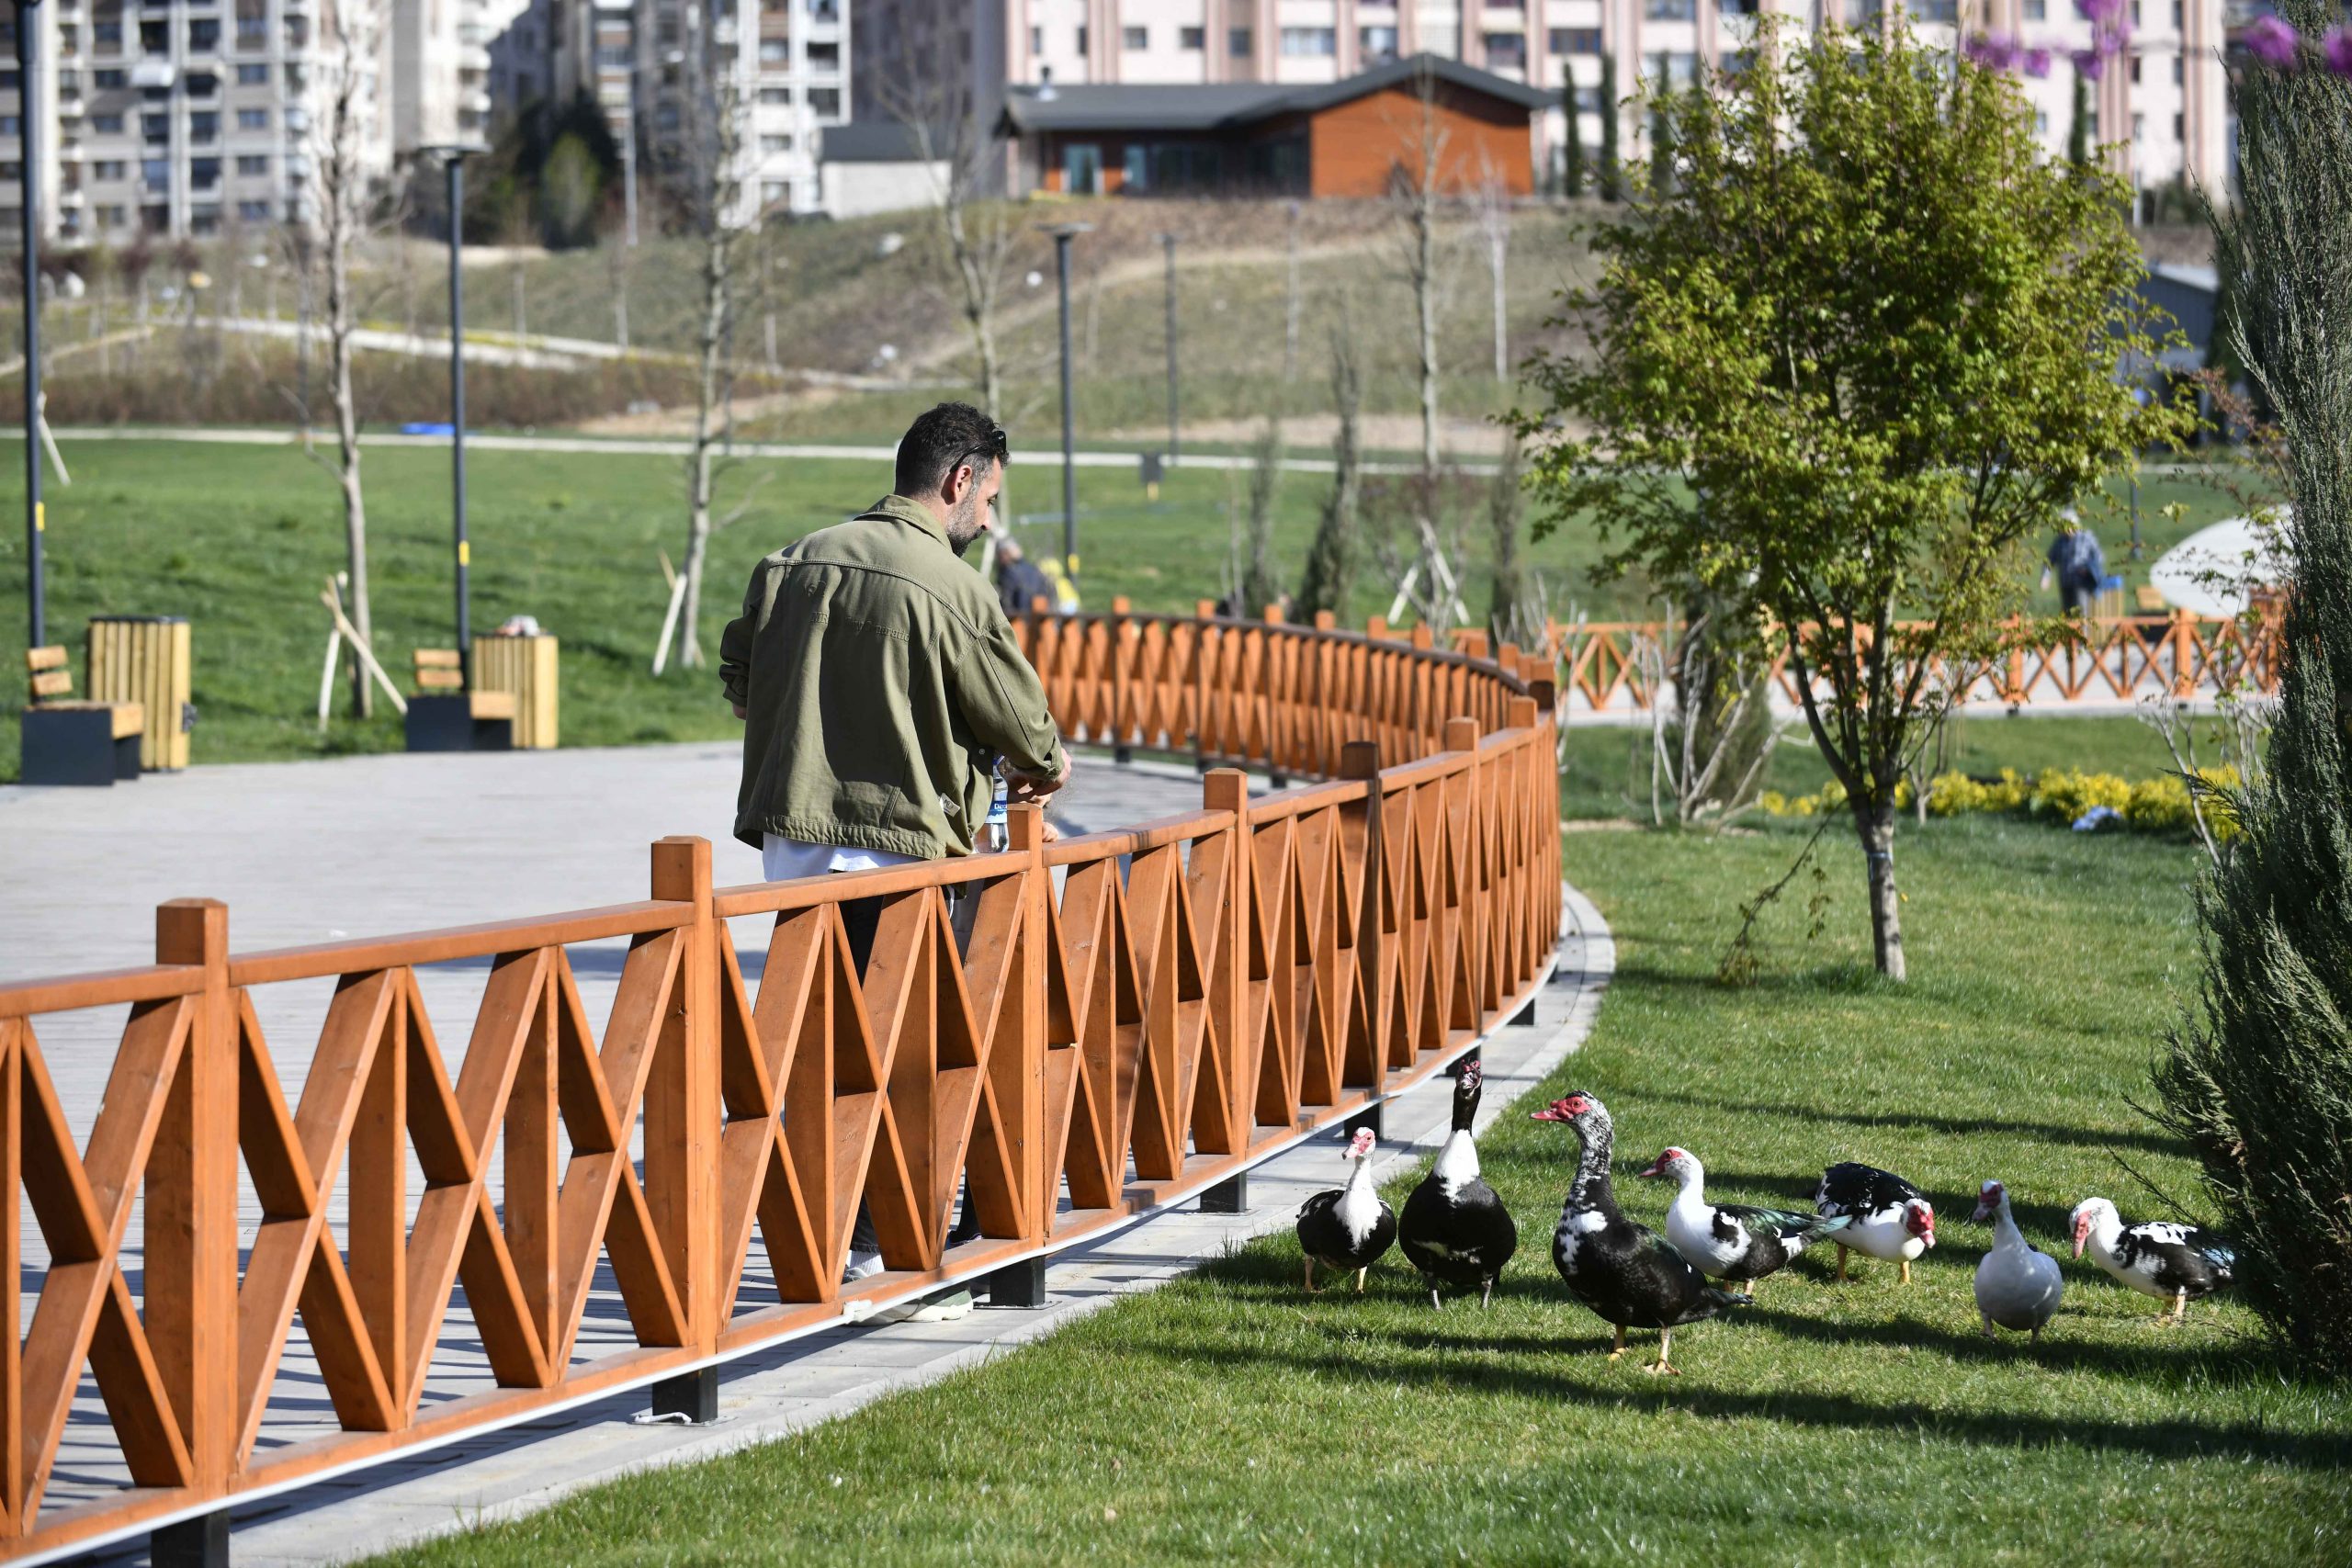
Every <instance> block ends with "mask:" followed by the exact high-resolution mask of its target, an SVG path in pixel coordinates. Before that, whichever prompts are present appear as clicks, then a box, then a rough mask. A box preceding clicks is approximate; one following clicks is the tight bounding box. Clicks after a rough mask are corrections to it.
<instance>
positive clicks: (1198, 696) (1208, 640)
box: [1171, 599, 1225, 773]
mask: <svg viewBox="0 0 2352 1568" xmlns="http://www.w3.org/2000/svg"><path fill="white" fill-rule="evenodd" d="M1224 640H1225V634H1224V633H1223V632H1222V631H1220V630H1219V629H1218V628H1217V626H1216V600H1214V599H1198V600H1194V601H1193V767H1194V768H1196V769H1198V770H1199V771H1200V772H1202V773H1207V772H1208V771H1209V753H1210V752H1211V751H1212V750H1216V747H1215V745H1214V743H1213V742H1212V740H1211V739H1210V738H1211V737H1212V736H1213V735H1215V734H1216V724H1215V723H1214V721H1213V720H1212V719H1211V718H1210V716H1209V694H1210V693H1211V692H1212V691H1214V690H1215V689H1216V660H1217V659H1218V658H1220V657H1221V656H1222V654H1223V644H1224ZM1171 739H1172V738H1171Z"/></svg>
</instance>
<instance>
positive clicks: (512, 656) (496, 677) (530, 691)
mask: <svg viewBox="0 0 2352 1568" xmlns="http://www.w3.org/2000/svg"><path fill="white" fill-rule="evenodd" d="M556 671H557V644H556V639H555V638H554V637H548V636H539V637H476V638H474V690H475V691H477V692H511V693H513V694H514V695H515V749H516V750H551V749H553V747H554V746H555V744H556V732H557V725H556Z"/></svg>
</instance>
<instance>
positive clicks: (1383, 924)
mask: <svg viewBox="0 0 2352 1568" xmlns="http://www.w3.org/2000/svg"><path fill="white" fill-rule="evenodd" d="M1339 776H1340V778H1343V779H1362V780H1363V781H1364V796H1363V804H1361V805H1357V806H1344V807H1340V824H1341V836H1340V854H1341V863H1343V864H1352V865H1354V866H1356V867H1358V868H1360V869H1359V871H1358V873H1357V874H1358V877H1359V881H1358V882H1357V885H1356V908H1355V922H1356V976H1357V979H1358V981H1359V983H1360V984H1361V986H1362V987H1363V990H1362V994H1361V995H1360V996H1358V997H1357V998H1356V1015H1355V1022H1354V1026H1353V1027H1352V1028H1351V1030H1350V1032H1349V1035H1348V1050H1347V1055H1346V1058H1345V1063H1344V1068H1343V1071H1342V1072H1341V1074H1340V1082H1341V1083H1342V1084H1344V1085H1346V1086H1348V1087H1350V1088H1353V1087H1355V1086H1356V1085H1359V1084H1363V1085H1367V1086H1369V1087H1371V1088H1372V1089H1381V1088H1384V1087H1385V1085H1386V1084H1387V1081H1388V1071H1387V1063H1388V1010H1387V1009H1386V1008H1385V1007H1384V1006H1382V1005H1381V1004H1382V1002H1383V1001H1384V1000H1385V998H1386V995H1387V993H1386V992H1385V990H1384V989H1383V987H1382V982H1383V981H1384V980H1385V978H1386V976H1387V973H1388V972H1387V970H1386V968H1385V966H1384V960H1385V957H1386V953H1387V942H1386V940H1385V939H1386V935H1387V900H1386V899H1385V898H1384V897H1382V886H1383V876H1382V857H1383V854H1384V852H1383V850H1382V848H1381V843H1380V819H1381V809H1380V743H1379V742H1378V741H1376V740H1351V741H1349V742H1347V743H1346V744H1345V745H1343V746H1341V747H1340V771H1339ZM1359 1031H1360V1032H1361V1040H1359V1038H1358V1032H1359ZM1359 1044H1361V1045H1362V1047H1363V1052H1364V1054H1363V1056H1362V1057H1361V1058H1360V1057H1359V1055H1358V1047H1359Z"/></svg>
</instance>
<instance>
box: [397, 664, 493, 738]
mask: <svg viewBox="0 0 2352 1568" xmlns="http://www.w3.org/2000/svg"><path fill="white" fill-rule="evenodd" d="M413 668H414V671H415V674H416V695H415V696H413V697H412V698H410V699H409V704H408V723H407V737H408V749H409V750H412V751H506V750H513V748H514V745H515V711H516V710H515V694H514V693H512V692H485V691H481V690H479V689H476V690H474V691H468V690H467V689H466V670H465V666H464V665H463V664H462V663H460V662H459V661H458V650H457V649H454V648H420V649H417V650H416V652H415V654H414V656H413Z"/></svg>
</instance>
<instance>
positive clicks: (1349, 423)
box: [1295, 299, 1363, 621]
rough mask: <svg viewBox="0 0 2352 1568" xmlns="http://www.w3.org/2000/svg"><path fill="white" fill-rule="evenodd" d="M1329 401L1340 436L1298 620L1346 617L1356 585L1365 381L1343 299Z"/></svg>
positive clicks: (1333, 345) (1297, 608) (1302, 589)
mask: <svg viewBox="0 0 2352 1568" xmlns="http://www.w3.org/2000/svg"><path fill="white" fill-rule="evenodd" d="M1331 402H1332V405H1333V407H1334V408H1335V409H1336V410H1337V411H1338V412H1339V415H1340V428H1339V432H1338V434H1337V436H1336V438H1335V439H1334V440H1333V442H1332V444H1331V458H1332V462H1331V468H1332V473H1331V491H1330V493H1329V495H1326V496H1325V497H1324V498H1323V515H1322V517H1321V519H1320V520H1319V521H1317V524H1316V525H1315V542H1314V543H1313V544H1311V545H1309V546H1308V547H1307V551H1306V577H1305V578H1304V579H1302V580H1301V581H1300V582H1299V585H1298V600H1297V604H1296V605H1295V614H1296V615H1297V618H1298V619H1300V620H1302V621H1311V620H1313V619H1314V618H1315V614H1316V612H1317V611H1318V610H1329V611H1330V612H1331V613H1332V614H1333V615H1346V614H1347V613H1348V594H1349V592H1350V591H1351V590H1352V589H1353V588H1354V586H1355V579H1356V557H1357V556H1358V554H1359V553H1360V551H1359V549H1358V547H1357V539H1358V536H1359V535H1360V534H1361V533H1362V513H1363V482H1362V474H1363V445H1362V443H1361V441H1360V440H1359V438H1358V434H1357V433H1358V423H1359V421H1358V416H1359V414H1360V413H1361V412H1362V410H1363V372H1362V368H1361V367H1359V366H1358V364H1357V362H1356V350H1355V334H1354V332H1353V330H1352V329H1351V326H1350V324H1349V321H1348V311H1347V305H1346V301H1345V300H1344V299H1343V300H1342V301H1341V302H1340V321H1339V324H1338V325H1337V326H1335V327H1333V328H1332V330H1331Z"/></svg>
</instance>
